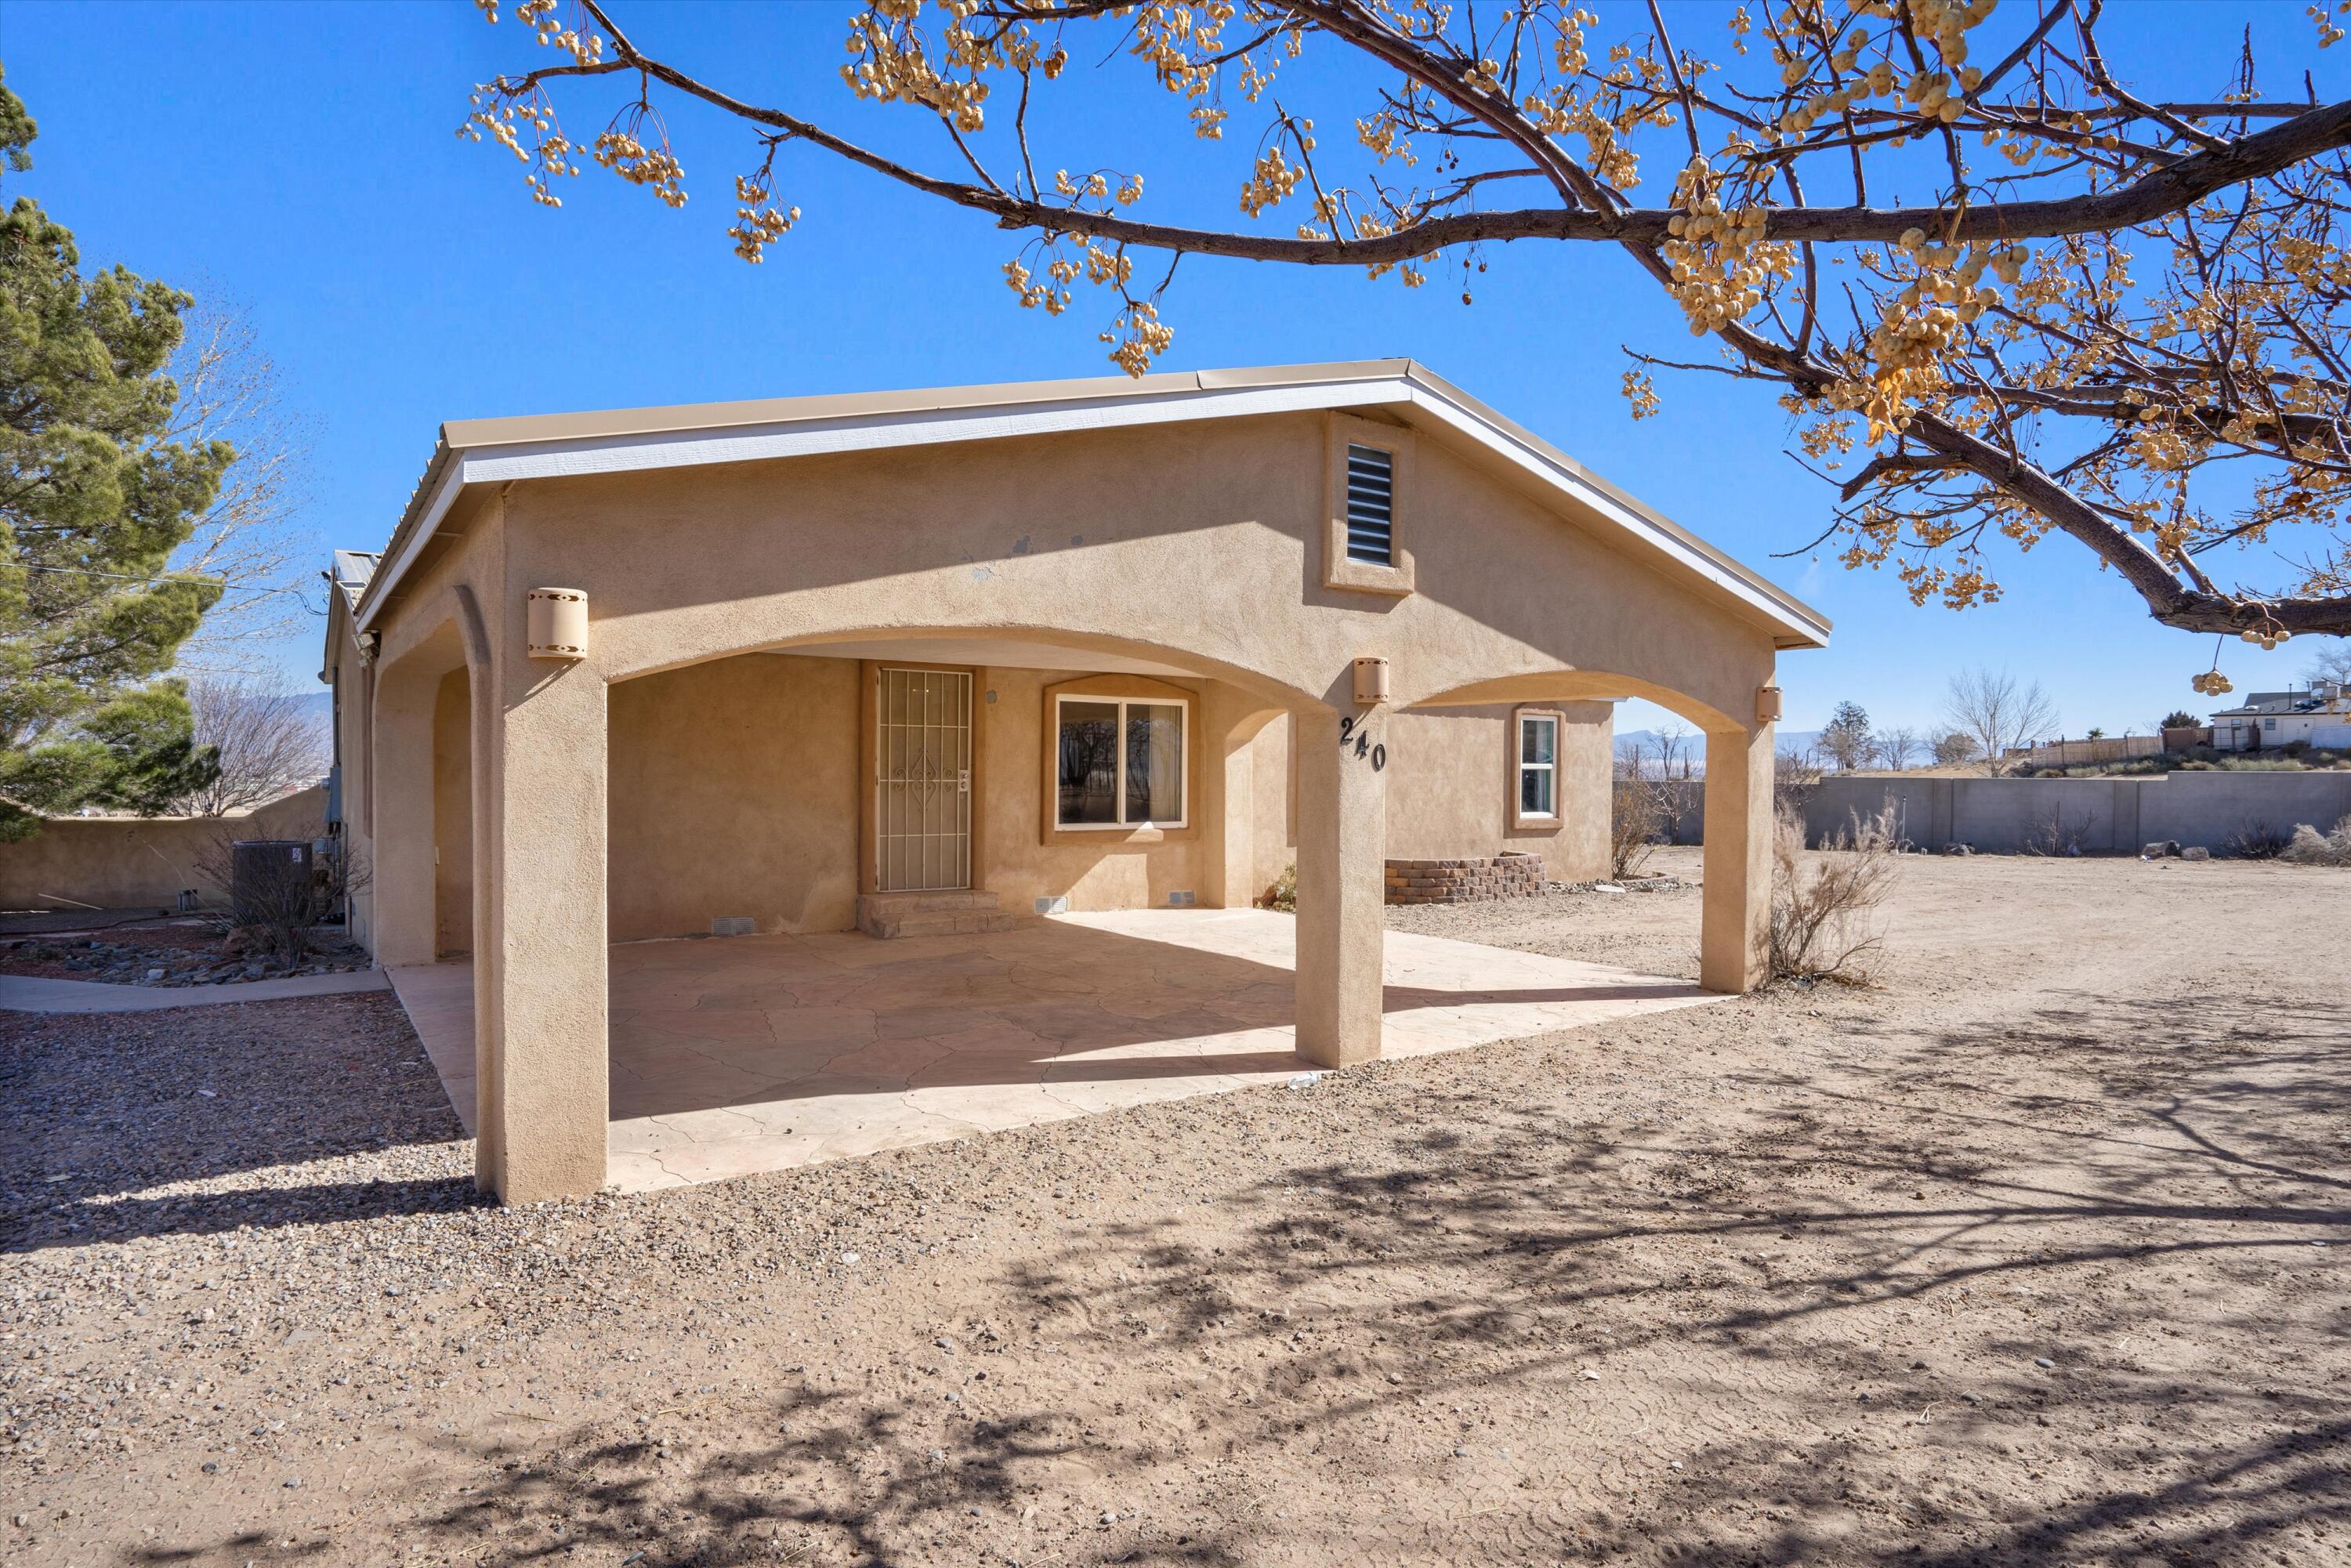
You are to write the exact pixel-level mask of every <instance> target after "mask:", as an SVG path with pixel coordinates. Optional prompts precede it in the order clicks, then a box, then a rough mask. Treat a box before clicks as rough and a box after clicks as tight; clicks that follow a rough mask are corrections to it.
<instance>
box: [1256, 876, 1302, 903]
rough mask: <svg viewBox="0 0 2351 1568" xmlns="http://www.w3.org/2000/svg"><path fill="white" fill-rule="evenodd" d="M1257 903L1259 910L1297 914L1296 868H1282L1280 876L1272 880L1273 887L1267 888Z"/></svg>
mask: <svg viewBox="0 0 2351 1568" xmlns="http://www.w3.org/2000/svg"><path fill="white" fill-rule="evenodd" d="M1257 902H1258V907H1259V908H1260V909H1274V910H1279V911H1280V912H1281V913H1282V914H1284V915H1295V914H1297V913H1298V868H1297V867H1296V866H1295V865H1286V866H1284V867H1282V868H1281V874H1280V876H1278V877H1276V878H1274V880H1273V885H1272V886H1271V887H1269V888H1267V889H1266V890H1265V892H1264V893H1263V894H1261V895H1260V896H1259V899H1258V901H1257Z"/></svg>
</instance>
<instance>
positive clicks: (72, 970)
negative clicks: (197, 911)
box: [0, 921, 372, 986]
mask: <svg viewBox="0 0 2351 1568" xmlns="http://www.w3.org/2000/svg"><path fill="white" fill-rule="evenodd" d="M308 940H309V950H308V952H306V953H305V954H304V956H303V958H302V961H301V962H300V963H298V964H297V965H295V966H294V967H291V968H286V967H280V966H277V965H275V964H270V963H266V962H263V961H262V960H261V959H259V958H257V957H256V956H251V955H249V954H247V953H246V949H245V944H244V943H243V942H242V941H239V940H237V939H235V938H233V937H232V936H230V935H229V934H228V933H226V932H225V930H223V929H222V927H221V926H220V925H219V924H218V923H216V922H204V921H175V922H172V923H169V924H158V925H136V926H120V925H118V926H114V927H111V928H110V929H109V930H107V931H106V932H104V933H102V934H101V933H99V932H92V931H68V932H55V933H47V934H43V935H39V936H12V937H0V975H26V976H34V977H40V978H44V979H54V980H94V981H98V982H99V983H101V984H105V985H115V986H225V985H231V984H234V983H235V982H237V981H240V980H260V979H275V978H277V977H282V976H287V975H339V974H346V973H350V972H352V971H355V970H360V969H365V968H368V967H371V963H372V960H371V958H370V957H369V956H368V954H367V951H366V949H364V948H362V947H360V946H356V945H354V944H352V943H350V942H349V941H346V940H345V939H344V937H343V934H342V932H341V930H340V927H320V928H319V929H318V930H316V931H314V932H312V933H311V935H310V937H309V939H308Z"/></svg>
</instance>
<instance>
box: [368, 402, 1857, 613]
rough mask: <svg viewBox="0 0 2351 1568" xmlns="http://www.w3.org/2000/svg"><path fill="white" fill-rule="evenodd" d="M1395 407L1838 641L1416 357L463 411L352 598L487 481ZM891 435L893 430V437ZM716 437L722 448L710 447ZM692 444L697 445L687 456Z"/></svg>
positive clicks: (378, 594) (381, 579)
mask: <svg viewBox="0 0 2351 1568" xmlns="http://www.w3.org/2000/svg"><path fill="white" fill-rule="evenodd" d="M1395 404H1405V405H1410V406H1413V407H1416V408H1417V409H1419V410H1421V411H1422V412H1423V413H1426V415H1427V416H1429V417H1431V418H1434V419H1436V420H1437V421H1438V422H1440V423H1444V424H1446V425H1447V426H1449V427H1450V428H1452V429H1453V430H1454V431H1456V432H1457V433H1458V434H1462V435H1464V436H1466V437H1468V438H1469V439H1471V440H1473V441H1477V442H1479V443H1481V444H1484V445H1485V446H1486V447H1488V448H1489V449H1490V450H1492V451H1494V452H1496V453H1497V454H1499V455H1501V456H1502V457H1503V458H1505V459H1506V460H1508V461H1510V462H1514V463H1516V464H1517V465H1519V466H1520V467H1521V468H1522V469H1524V470H1525V471H1527V472H1528V473H1529V474H1530V475H1531V476H1533V477H1535V478H1537V479H1539V480H1540V481H1541V482H1543V483H1544V484H1546V485H1547V486H1550V487H1551V488H1552V489H1554V490H1556V491H1559V492H1562V493H1563V494H1566V495H1568V496H1570V497H1573V498H1574V499H1575V500H1576V501H1577V502H1578V503H1579V504H1580V505H1581V506H1582V507H1584V508H1585V509H1587V510H1589V511H1592V512H1593V513H1596V514H1597V515H1598V516H1600V517H1602V518H1603V519H1604V520H1605V521H1607V522H1609V523H1612V524H1614V526H1616V527H1617V528H1620V529H1622V530H1623V531H1625V533H1626V534H1628V535H1629V536H1631V537H1632V538H1635V540H1636V541H1638V542H1640V543H1642V544H1644V545H1646V547H1648V548H1649V549H1653V550H1655V551H1656V552H1657V553H1659V554H1661V555H1663V556H1664V557H1666V558H1667V559H1668V560H1671V561H1673V562H1675V563H1677V564H1678V565H1680V566H1682V567H1683V568H1685V569H1686V570H1691V571H1694V572H1695V573H1696V574H1697V575H1698V577H1700V578H1701V579H1702V580H1707V581H1709V582H1711V583H1713V584H1714V585H1716V586H1717V587H1719V588H1720V589H1723V590H1725V591H1728V592H1729V595H1730V596H1731V597H1732V598H1734V599H1735V600H1737V601H1741V602H1743V603H1744V604H1746V605H1747V606H1749V607H1750V610H1751V611H1753V612H1757V613H1760V614H1761V617H1762V618H1763V619H1764V620H1765V621H1766V622H1769V623H1770V624H1771V630H1772V641H1773V646H1774V647H1775V648H1782V649H1793V648H1821V647H1825V646H1827V645H1828V638H1829V632H1830V630H1831V623H1830V621H1829V619H1828V617H1827V616H1825V615H1823V614H1822V613H1821V612H1818V611H1816V610H1814V609H1813V608H1812V606H1810V605H1808V604H1806V603H1804V602H1803V601H1802V600H1799V599H1797V598H1796V597H1795V596H1794V595H1792V594H1791V593H1789V592H1787V591H1785V590H1784V589H1782V588H1780V587H1779V586H1778V585H1777V584H1775V583H1773V582H1771V581H1770V580H1768V579H1766V578H1764V577H1762V576H1761V574H1759V573H1757V572H1754V571H1752V570H1750V569H1748V568H1747V567H1746V566H1744V565H1743V564H1741V563H1740V561H1738V560H1737V559H1734V558H1732V557H1730V556H1729V555H1727V554H1725V553H1724V552H1722V551H1721V550H1719V549H1716V548H1715V547H1714V546H1713V545H1711V544H1708V542H1707V541H1706V540H1704V539H1703V538H1699V537H1698V535H1697V534H1695V533H1693V532H1691V531H1690V530H1689V529H1687V528H1684V527H1682V526H1681V525H1680V524H1678V523H1677V522H1675V521H1674V520H1673V519H1672V518H1670V517H1666V516H1665V515H1664V514H1663V513H1660V512H1658V511H1656V509H1655V508H1653V507H1649V506H1647V505H1646V504H1645V503H1643V502H1642V501H1640V500H1639V499H1638V498H1637V497H1633V496H1631V495H1630V494H1628V493H1626V492H1625V491H1623V490H1621V489H1619V488H1617V487H1616V486H1614V485H1612V484H1610V483H1609V482H1608V481H1606V480H1605V479H1603V478H1601V477H1600V476H1597V475H1595V474H1593V473H1592V472H1591V471H1590V470H1588V469H1586V468H1585V467H1584V466H1583V465H1582V464H1580V463H1578V462H1577V461H1576V460H1575V459H1574V458H1573V457H1571V456H1569V455H1567V454H1566V453H1565V452H1563V451H1562V450H1561V449H1560V448H1558V447H1556V446H1554V445H1552V444H1551V443H1550V442H1548V441H1545V440H1543V439H1542V438H1541V436H1538V435H1536V434H1534V433H1533V432H1532V431H1530V430H1528V429H1527V428H1526V427H1525V426H1523V425H1521V424H1519V423H1517V422H1516V421H1514V420H1511V419H1510V418H1509V417H1507V416H1506V415H1504V414H1502V413H1499V412H1498V411H1496V410H1494V409H1492V408H1490V407H1489V406H1487V405H1486V404H1485V403H1483V402H1479V400H1478V399H1476V398H1474V397H1471V396H1470V395H1469V394H1468V393H1467V392H1463V391H1462V390H1461V389H1460V388H1458V387H1457V386H1455V385H1453V384H1452V383H1451V382H1447V381H1446V380H1445V379H1444V378H1443V377H1441V376H1438V375H1437V374H1436V373H1435V372H1434V371H1430V370H1428V369H1427V368H1426V366H1424V365H1420V364H1418V363H1416V362H1415V361H1410V360H1365V361H1337V362H1332V363H1328V364H1318V365H1280V366H1268V367H1261V368H1256V369H1241V370H1228V371H1173V372H1160V373H1155V374H1152V375H1147V376H1143V377H1140V378H1135V379H1129V378H1127V377H1124V376H1102V377H1091V378H1085V379H1081V380H1073V381H1061V382H1021V383H1011V384H1007V385H997V386H984V387H946V388H932V389H923V390H918V391H914V392H859V393H852V394H848V395H845V396H829V397H802V398H769V399H760V400H756V401H752V402H730V403H702V404H694V405H687V406H681V407H675V408H654V409H621V410H611V411H604V412H601V413H580V414H530V415H524V416H520V417H517V418H508V419H482V420H459V421H453V422H450V423H445V424H444V425H443V426H442V427H441V430H440V433H439V436H438V439H437V441H436V443H435V445H434V454H433V458H432V460H431V462H429V463H428V464H427V465H426V467H425V471H424V474H423V477H422V478H421V479H420V480H419V481H418V484H417V486H416V488H415V490H414V491H413V492H412V494H411V496H410V497H409V503H408V506H407V507H406V508H404V509H403V511H402V517H401V521H400V525H399V526H398V527H397V528H395V529H394V530H393V532H392V539H391V541H390V542H389V543H388V544H387V546H386V549H385V551H384V554H383V556H382V557H381V558H380V564H379V566H378V568H377V570H376V571H375V572H374V574H373V576H372V577H371V580H370V581H369V583H368V585H367V589H366V591H364V592H363V593H362V594H361V595H360V601H359V603H358V605H357V606H356V607H355V612H354V614H355V623H356V625H357V626H358V627H359V629H360V630H365V629H366V628H367V627H368V626H369V625H370V624H371V623H372V622H373V621H374V620H375V619H376V617H377V616H379V615H380V614H381V613H382V612H383V609H384V606H385V605H386V604H387V603H388V602H389V601H390V599H391V597H392V594H393V593H394V592H395V591H397V589H398V587H399V585H400V583H401V581H402V580H403V579H404V578H405V577H406V575H407V573H408V571H409V570H410V569H411V568H412V567H413V565H414V564H415V561H416V559H417V558H418V557H419V556H420V555H421V554H422V553H423V549H424V548H425V547H426V546H427V545H428V544H429V543H430V542H431V539H432V538H433V536H434V530H435V528H437V527H438V525H439V522H440V520H441V518H442V517H444V516H445V515H446V514H447V512H448V510H449V508H450V507H452V506H453V505H455V501H456V499H457V497H458V496H459V495H460V494H462V492H463V491H464V490H465V488H467V487H468V486H471V485H473V484H476V483H504V482H507V481H511V480H514V479H520V478H532V477H549V476H557V475H560V474H566V473H588V472H609V471H611V470H613V469H615V468H628V467H651V466H665V465H674V464H682V463H686V462H695V463H702V462H726V461H747V460H754V459H758V458H763V457H777V456H788V455H799V454H801V453H808V452H814V451H820V450H840V449H841V448H843V447H845V446H848V445H851V444H857V445H862V446H877V445H894V444H910V443H912V442H914V441H923V442H926V443H927V442H933V441H940V442H944V441H956V440H972V439H984V438H986V437H987V436H991V435H1007V434H1044V433H1050V432H1053V431H1061V430H1070V429H1081V428H1105V427H1113V426H1120V425H1134V424H1137V423H1153V422H1157V421H1160V420H1175V419H1182V418H1186V417H1203V418H1205V417H1215V416H1217V415H1238V414H1248V413H1274V412H1282V411H1285V410H1289V411H1296V410H1301V409H1313V408H1350V407H1372V406H1381V405H1395ZM1196 405H1215V406H1207V407H1196ZM1187 411H1190V412H1187ZM876 432H882V433H884V434H883V438H880V439H877V438H876V435H875V433H876ZM893 432H894V433H895V434H896V435H897V437H898V438H897V439H895V440H892V439H888V438H887V436H888V434H889V433H893ZM704 447H707V448H709V449H710V450H709V451H708V452H706V453H704V452H701V451H699V450H698V449H700V448H704ZM687 448H695V449H697V450H696V451H695V452H692V453H688V452H687V451H686V449H687ZM615 451H621V452H624V453H630V454H632V455H634V456H635V457H636V458H637V459H638V461H635V462H630V461H625V460H624V461H622V462H619V463H615V462H613V461H612V460H611V455H612V453H613V452H615Z"/></svg>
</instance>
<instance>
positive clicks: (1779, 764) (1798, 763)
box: [1771, 749, 1823, 810]
mask: <svg viewBox="0 0 2351 1568" xmlns="http://www.w3.org/2000/svg"><path fill="white" fill-rule="evenodd" d="M1822 777H1823V775H1822V771H1821V758H1820V753H1819V751H1818V750H1817V749H1815V750H1811V751H1779V752H1774V753H1773V754H1772V756H1771V804H1772V805H1773V806H1774V807H1775V808H1777V809H1779V810H1787V809H1788V808H1790V807H1794V808H1796V809H1797V810H1802V808H1803V804H1804V802H1805V801H1806V800H1811V799H1812V796H1813V790H1815V789H1819V788H1820V783H1821V779H1822Z"/></svg>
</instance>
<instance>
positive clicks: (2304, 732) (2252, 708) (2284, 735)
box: [2212, 681, 2351, 751]
mask: <svg viewBox="0 0 2351 1568" xmlns="http://www.w3.org/2000/svg"><path fill="white" fill-rule="evenodd" d="M2297 740H2298V741H2301V742H2302V743H2304V745H2306V746H2316V747H2327V748H2330V749H2332V748H2335V747H2351V685H2346V684H2345V683H2343V682H2341V681H2313V682H2312V683H2311V684H2310V686H2309V687H2308V689H2306V690H2304V689H2290V690H2287V691H2283V692H2254V693H2252V695H2249V696H2247V697H2246V698H2245V700H2244V701H2243V702H2241V703H2240V704H2238V705H2237V706H2235V707H2231V708H2222V709H2221V710H2220V712H2218V713H2216V714H2214V715H2213V716H2212V746H2213V748H2214V749H2215V750H2219V751H2264V750H2275V749H2276V748H2278V747H2284V746H2291V745H2293V744H2294V742H2295V741H2297Z"/></svg>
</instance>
